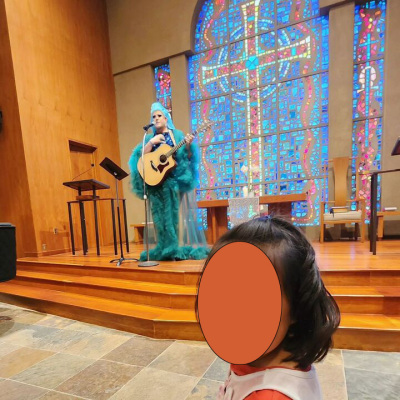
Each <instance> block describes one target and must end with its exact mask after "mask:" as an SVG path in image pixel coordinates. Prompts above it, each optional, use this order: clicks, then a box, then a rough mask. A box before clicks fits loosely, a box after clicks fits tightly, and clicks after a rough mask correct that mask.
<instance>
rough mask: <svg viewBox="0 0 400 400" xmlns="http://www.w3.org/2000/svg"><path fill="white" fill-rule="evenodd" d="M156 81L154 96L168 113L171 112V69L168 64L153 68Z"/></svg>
mask: <svg viewBox="0 0 400 400" xmlns="http://www.w3.org/2000/svg"><path fill="white" fill-rule="evenodd" d="M154 79H155V83H156V98H157V101H159V102H160V103H161V104H162V105H163V106H164V107H165V108H166V109H167V110H168V111H169V112H170V113H171V112H172V98H171V69H170V67H169V64H164V65H161V66H160V67H156V68H154Z"/></svg>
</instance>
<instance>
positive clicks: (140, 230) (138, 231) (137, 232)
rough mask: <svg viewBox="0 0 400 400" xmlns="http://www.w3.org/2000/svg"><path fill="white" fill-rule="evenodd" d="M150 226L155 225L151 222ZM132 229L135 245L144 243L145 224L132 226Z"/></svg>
mask: <svg viewBox="0 0 400 400" xmlns="http://www.w3.org/2000/svg"><path fill="white" fill-rule="evenodd" d="M149 225H153V222H149ZM130 227H131V228H133V243H143V235H144V227H145V223H144V222H142V223H141V224H130Z"/></svg>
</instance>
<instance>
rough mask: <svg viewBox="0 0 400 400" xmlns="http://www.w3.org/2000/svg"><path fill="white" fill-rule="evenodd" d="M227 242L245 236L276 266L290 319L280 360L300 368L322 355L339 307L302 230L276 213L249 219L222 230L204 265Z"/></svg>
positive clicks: (330, 337)
mask: <svg viewBox="0 0 400 400" xmlns="http://www.w3.org/2000/svg"><path fill="white" fill-rule="evenodd" d="M232 242H247V243H250V244H253V245H255V246H257V247H259V248H261V249H262V250H263V251H264V252H265V253H266V254H267V256H268V257H269V258H270V260H271V262H272V264H273V265H274V267H275V268H276V271H277V274H278V277H279V280H280V281H281V286H282V289H283V291H284V292H285V294H286V296H287V298H288V301H289V304H290V313H291V320H292V321H293V322H292V324H291V325H290V326H289V329H288V332H287V334H286V336H285V338H284V339H283V341H282V343H281V344H280V346H282V348H283V349H284V350H286V351H288V352H289V353H290V356H289V357H287V358H286V359H285V360H284V361H295V362H297V368H301V369H304V368H307V367H308V366H310V365H311V364H312V363H313V362H315V361H321V360H322V359H323V358H324V357H325V356H326V355H327V353H328V351H329V349H330V348H331V347H332V335H333V334H334V332H335V331H336V329H337V328H338V326H339V323H340V311H339V307H338V306H337V304H336V302H335V300H334V299H333V297H332V296H331V294H330V293H329V292H328V291H327V290H326V288H325V286H324V284H323V282H322V280H321V277H320V274H319V269H318V266H317V264H316V261H315V251H314V249H313V247H312V246H311V244H310V242H309V241H308V240H307V238H306V237H305V235H304V234H303V233H302V232H301V231H300V230H299V229H298V228H296V227H295V226H294V225H293V224H291V223H290V222H288V221H286V220H285V219H283V218H280V217H273V216H267V217H261V218H257V219H253V220H251V221H248V222H245V223H243V224H240V225H238V226H236V227H234V228H233V229H231V230H230V231H228V232H226V233H225V234H224V235H223V236H221V237H220V238H219V239H218V241H217V242H216V243H215V245H214V246H213V248H212V250H211V252H210V254H209V256H208V258H207V260H206V262H205V265H204V267H206V265H207V264H208V262H209V260H210V259H211V257H212V256H213V255H214V254H215V253H216V252H217V251H218V250H219V249H220V248H221V247H223V246H224V245H226V244H228V243H232ZM203 271H204V269H203ZM197 312H198V309H197V299H196V314H197Z"/></svg>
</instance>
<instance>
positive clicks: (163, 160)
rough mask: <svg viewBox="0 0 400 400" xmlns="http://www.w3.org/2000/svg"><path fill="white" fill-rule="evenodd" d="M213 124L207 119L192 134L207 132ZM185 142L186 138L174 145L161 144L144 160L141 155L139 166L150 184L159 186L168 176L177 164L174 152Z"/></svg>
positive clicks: (140, 171) (147, 154)
mask: <svg viewBox="0 0 400 400" xmlns="http://www.w3.org/2000/svg"><path fill="white" fill-rule="evenodd" d="M212 125H213V123H212V122H210V121H207V122H205V123H203V124H202V125H201V126H200V128H199V129H197V130H195V131H194V132H193V133H192V135H193V136H196V135H198V134H199V133H201V132H205V131H206V130H207V129H209V128H210V127H211V126H212ZM185 144H186V140H185V139H183V140H181V141H180V142H179V143H178V144H177V145H176V146H174V147H171V146H169V145H168V144H161V145H160V146H159V147H158V148H157V150H154V151H152V152H151V153H146V154H145V155H144V157H143V162H142V157H140V159H139V161H138V163H137V168H138V171H139V174H140V176H141V177H142V178H143V179H144V180H145V182H146V183H147V184H148V185H149V186H158V185H160V184H161V183H162V182H163V181H164V180H165V179H166V178H167V176H168V174H170V173H171V171H172V170H173V169H174V168H175V167H176V166H177V163H176V160H175V159H174V158H173V157H172V156H173V154H175V152H176V151H178V150H179V149H180V148H181V147H182V146H183V145H185ZM143 168H145V177H143Z"/></svg>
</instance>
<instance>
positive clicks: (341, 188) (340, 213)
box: [320, 157, 365, 243]
mask: <svg viewBox="0 0 400 400" xmlns="http://www.w3.org/2000/svg"><path fill="white" fill-rule="evenodd" d="M350 160H351V158H350V157H337V158H334V159H333V160H329V161H328V165H329V163H331V164H333V177H334V190H335V192H334V200H333V201H321V216H320V228H321V233H320V242H321V243H323V242H324V233H325V225H337V224H355V225H356V228H357V227H359V228H360V235H361V242H364V239H365V200H364V199H360V198H357V197H356V199H349V198H348V197H349V196H348V194H347V190H348V187H349V185H348V179H347V177H348V169H349V167H350V166H351V165H350ZM356 165H359V160H358V159H357V164H356ZM358 185H359V171H358V168H357V170H356V196H357V195H358ZM353 202H355V203H356V204H357V210H350V209H349V206H350V204H351V203H353ZM327 204H329V205H331V207H333V208H330V209H329V210H328V212H326V205H327ZM335 207H336V208H335ZM356 231H357V229H356Z"/></svg>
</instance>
